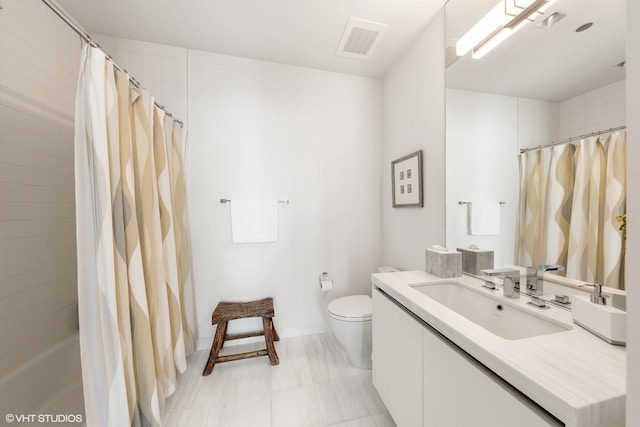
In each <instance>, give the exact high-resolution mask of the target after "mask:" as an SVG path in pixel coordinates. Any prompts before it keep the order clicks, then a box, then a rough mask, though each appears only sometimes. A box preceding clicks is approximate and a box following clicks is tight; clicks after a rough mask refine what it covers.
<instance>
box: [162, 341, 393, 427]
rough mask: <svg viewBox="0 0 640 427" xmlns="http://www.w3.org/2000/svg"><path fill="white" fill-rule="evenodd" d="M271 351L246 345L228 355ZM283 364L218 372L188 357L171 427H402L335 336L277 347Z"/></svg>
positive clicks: (171, 409) (249, 362)
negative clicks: (208, 370) (205, 371)
mask: <svg viewBox="0 0 640 427" xmlns="http://www.w3.org/2000/svg"><path fill="white" fill-rule="evenodd" d="M258 348H264V344H261V343H254V344H243V345H240V346H236V347H235V348H234V347H229V348H226V347H225V348H223V349H222V352H221V354H228V353H236V352H239V351H250V350H253V349H258ZM276 351H277V352H278V356H279V358H280V364H279V365H277V366H271V365H270V364H269V359H268V358H267V357H257V358H253V359H245V360H238V361H234V362H227V363H221V364H218V365H216V366H215V368H214V370H213V373H212V374H211V375H209V376H207V377H203V376H202V369H203V367H204V365H205V363H206V361H207V358H208V357H209V351H208V350H201V351H198V352H197V353H195V354H194V355H193V356H191V357H190V359H189V367H188V369H187V372H185V374H183V375H182V377H181V378H180V380H179V382H178V390H177V391H176V393H175V394H174V395H173V396H171V397H170V398H169V399H168V400H167V407H166V423H165V425H166V426H169V427H184V426H189V427H198V426H203V427H204V426H207V427H245V426H255V427H307V426H308V427H329V426H331V427H395V423H394V422H393V420H392V419H391V417H390V416H389V413H388V412H387V410H386V408H385V406H384V404H383V403H382V400H380V397H379V396H378V393H377V392H376V390H375V389H374V387H373V384H372V382H371V371H368V370H362V369H356V368H353V367H351V366H350V365H349V362H347V360H346V357H345V355H344V352H343V351H342V349H341V348H340V345H339V344H338V343H337V342H336V341H335V339H334V338H333V336H332V335H331V334H330V333H326V334H318V335H308V336H303V337H293V338H283V339H282V340H281V341H279V342H276Z"/></svg>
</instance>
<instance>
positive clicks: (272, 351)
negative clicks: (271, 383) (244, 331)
mask: <svg viewBox="0 0 640 427" xmlns="http://www.w3.org/2000/svg"><path fill="white" fill-rule="evenodd" d="M262 327H263V328H264V341H265V344H266V345H267V353H268V354H269V361H270V362H271V364H272V365H278V364H279V363H280V360H279V359H278V353H276V347H275V346H274V345H273V338H274V332H275V329H274V328H273V319H271V318H270V317H263V318H262ZM276 336H277V335H276Z"/></svg>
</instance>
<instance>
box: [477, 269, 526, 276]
mask: <svg viewBox="0 0 640 427" xmlns="http://www.w3.org/2000/svg"><path fill="white" fill-rule="evenodd" d="M480 273H482V274H484V275H485V276H494V277H504V276H514V275H518V276H519V275H520V270H516V269H513V268H487V269H485V270H480Z"/></svg>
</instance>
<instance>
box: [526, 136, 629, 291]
mask: <svg viewBox="0 0 640 427" xmlns="http://www.w3.org/2000/svg"><path fill="white" fill-rule="evenodd" d="M519 165H520V204H519V213H518V236H517V248H516V262H517V264H518V265H525V266H527V265H544V264H560V265H564V266H566V267H567V269H566V275H567V277H570V278H573V279H577V280H582V281H587V282H596V283H599V284H602V285H605V286H609V287H613V288H619V289H624V254H625V244H624V243H625V242H624V239H623V234H622V231H621V230H620V226H621V223H620V222H619V220H618V219H617V218H618V217H619V216H621V215H624V214H625V209H626V206H625V200H626V133H625V132H624V131H622V132H615V133H612V134H610V135H609V136H606V137H599V138H596V137H591V138H586V139H583V140H580V141H579V142H577V143H576V144H563V145H556V146H551V147H546V148H543V149H539V150H532V151H527V152H524V153H522V154H521V155H520V158H519Z"/></svg>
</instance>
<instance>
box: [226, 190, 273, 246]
mask: <svg viewBox="0 0 640 427" xmlns="http://www.w3.org/2000/svg"><path fill="white" fill-rule="evenodd" d="M231 236H232V240H233V243H264V242H275V241H277V240H278V201H277V200H273V201H270V200H236V199H234V200H233V201H232V202H231Z"/></svg>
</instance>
